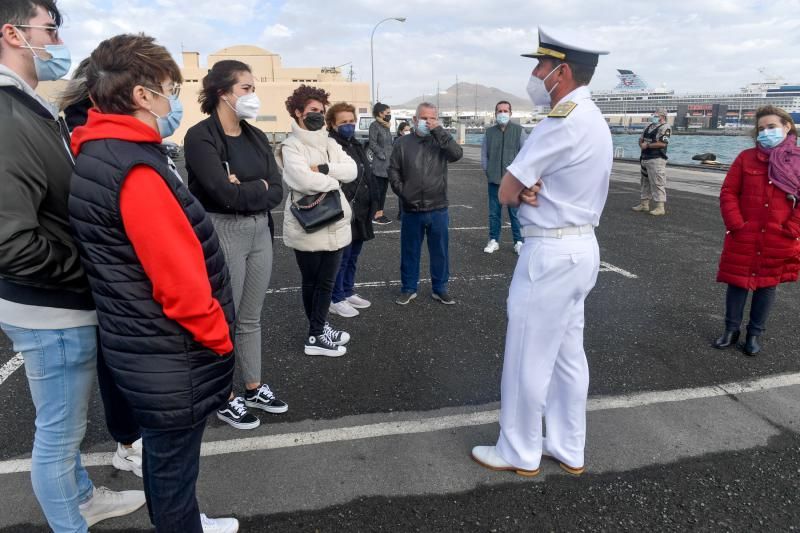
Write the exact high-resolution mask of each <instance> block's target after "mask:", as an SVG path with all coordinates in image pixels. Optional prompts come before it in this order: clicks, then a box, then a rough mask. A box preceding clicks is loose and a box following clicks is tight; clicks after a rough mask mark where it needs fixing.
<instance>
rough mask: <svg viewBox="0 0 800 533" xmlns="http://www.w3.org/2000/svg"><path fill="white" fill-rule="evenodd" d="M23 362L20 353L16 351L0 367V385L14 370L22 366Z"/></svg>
mask: <svg viewBox="0 0 800 533" xmlns="http://www.w3.org/2000/svg"><path fill="white" fill-rule="evenodd" d="M23 363H24V361H23V359H22V354H21V353H18V354H17V355H15V356H14V357H12V358H11V360H9V361H8V362H7V363H6V364H4V365H3V366H1V367H0V385H2V384H3V382H4V381H5V380H7V379H8V378H9V377H10V376H11V374H13V373H14V372H16V370H17V369H18V368H19V367H21V366H22V364H23Z"/></svg>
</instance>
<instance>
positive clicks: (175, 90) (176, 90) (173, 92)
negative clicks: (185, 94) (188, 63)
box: [148, 83, 181, 98]
mask: <svg viewBox="0 0 800 533" xmlns="http://www.w3.org/2000/svg"><path fill="white" fill-rule="evenodd" d="M160 88H161V89H162V90H163V89H164V86H163V85H162V86H161V87H160ZM148 90H149V91H150V92H153V93H155V94H157V95H159V96H163V97H164V98H169V97H171V96H174V97H176V98H177V97H179V96H180V95H181V84H180V83H173V84H172V85H170V87H169V88H168V89H167V90H166V91H164V93H163V94H162V93H160V92H158V91H154V90H153V89H149V88H148Z"/></svg>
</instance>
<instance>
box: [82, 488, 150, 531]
mask: <svg viewBox="0 0 800 533" xmlns="http://www.w3.org/2000/svg"><path fill="white" fill-rule="evenodd" d="M144 503H145V499H144V491H141V490H123V491H121V492H114V491H113V490H108V489H107V488H105V487H95V488H94V492H93V493H92V497H91V499H90V500H89V501H87V502H86V503H82V504H81V505H80V506H79V507H78V510H79V511H80V513H81V515H82V516H83V519H84V520H86V524H87V525H88V526H89V527H92V526H93V525H95V524H96V523H98V522H100V521H101V520H107V519H108V518H114V517H117V516H124V515H126V514H130V513H132V512H134V511H135V510H136V509H138V508H139V507H141V506H142V505H144Z"/></svg>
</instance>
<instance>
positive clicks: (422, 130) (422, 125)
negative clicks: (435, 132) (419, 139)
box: [417, 119, 431, 137]
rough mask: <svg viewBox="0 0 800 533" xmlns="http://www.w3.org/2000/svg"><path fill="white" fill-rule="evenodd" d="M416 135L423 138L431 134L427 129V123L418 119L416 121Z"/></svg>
mask: <svg viewBox="0 0 800 533" xmlns="http://www.w3.org/2000/svg"><path fill="white" fill-rule="evenodd" d="M417 133H418V134H419V135H421V136H423V137H425V136H427V135H430V134H431V129H430V128H429V127H428V121H427V120H422V119H420V120H419V121H417Z"/></svg>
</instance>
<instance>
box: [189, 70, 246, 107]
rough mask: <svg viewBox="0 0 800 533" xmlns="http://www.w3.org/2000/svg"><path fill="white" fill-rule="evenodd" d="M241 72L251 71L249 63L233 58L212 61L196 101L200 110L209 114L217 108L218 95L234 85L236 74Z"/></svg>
mask: <svg viewBox="0 0 800 533" xmlns="http://www.w3.org/2000/svg"><path fill="white" fill-rule="evenodd" d="M241 72H250V73H252V72H253V71H252V70H251V69H250V65H248V64H247V63H242V62H241V61H236V60H235V59H226V60H224V61H219V62H218V63H214V66H213V67H211V70H209V71H208V74H206V77H205V78H203V89H202V90H201V91H200V96H199V97H198V98H197V101H198V102H200V111H202V112H203V113H205V114H206V115H210V114H211V112H212V111H214V110H215V109H216V108H217V105H218V104H219V99H220V96H221V95H222V94H224V93H227V92H228V91H230V90H231V88H232V87H233V86H234V85H236V81H237V76H238V75H239V74H240V73H241Z"/></svg>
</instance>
